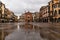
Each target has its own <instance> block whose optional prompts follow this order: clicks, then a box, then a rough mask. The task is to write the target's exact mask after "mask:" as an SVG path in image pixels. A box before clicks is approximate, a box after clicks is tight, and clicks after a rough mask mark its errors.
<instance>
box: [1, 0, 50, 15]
mask: <svg viewBox="0 0 60 40" xmlns="http://www.w3.org/2000/svg"><path fill="white" fill-rule="evenodd" d="M1 1H2V2H3V3H4V4H5V5H6V7H7V8H8V9H10V10H12V11H13V12H14V13H15V14H16V15H18V16H19V15H21V14H22V13H24V11H25V10H29V11H32V12H34V11H39V9H40V7H41V6H44V5H47V4H48V2H49V1H50V0H1Z"/></svg>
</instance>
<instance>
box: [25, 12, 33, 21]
mask: <svg viewBox="0 0 60 40" xmlns="http://www.w3.org/2000/svg"><path fill="white" fill-rule="evenodd" d="M32 21H33V16H32V13H31V12H29V11H28V12H25V22H32Z"/></svg>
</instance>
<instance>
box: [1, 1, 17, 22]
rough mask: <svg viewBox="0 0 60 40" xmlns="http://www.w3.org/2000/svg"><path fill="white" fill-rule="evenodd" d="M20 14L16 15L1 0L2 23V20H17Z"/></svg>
mask: <svg viewBox="0 0 60 40" xmlns="http://www.w3.org/2000/svg"><path fill="white" fill-rule="evenodd" d="M17 18H18V16H16V15H15V14H14V13H13V12H12V11H10V10H9V9H8V8H6V7H5V4H3V3H2V2H1V1H0V23H1V22H17V21H18V19H17Z"/></svg>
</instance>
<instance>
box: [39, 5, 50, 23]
mask: <svg viewBox="0 0 60 40" xmlns="http://www.w3.org/2000/svg"><path fill="white" fill-rule="evenodd" d="M39 13H40V21H41V22H48V20H49V13H48V5H47V6H42V7H41V8H40V12H39Z"/></svg>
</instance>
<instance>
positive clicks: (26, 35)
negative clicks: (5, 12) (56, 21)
mask: <svg viewBox="0 0 60 40" xmlns="http://www.w3.org/2000/svg"><path fill="white" fill-rule="evenodd" d="M0 40H60V26H54V25H52V26H50V27H41V26H37V25H32V24H27V23H25V24H21V23H16V24H13V23H10V24H0Z"/></svg>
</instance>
